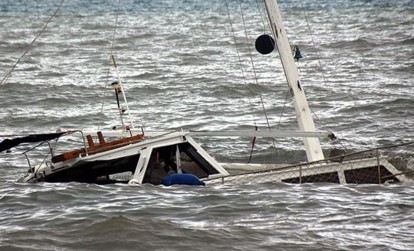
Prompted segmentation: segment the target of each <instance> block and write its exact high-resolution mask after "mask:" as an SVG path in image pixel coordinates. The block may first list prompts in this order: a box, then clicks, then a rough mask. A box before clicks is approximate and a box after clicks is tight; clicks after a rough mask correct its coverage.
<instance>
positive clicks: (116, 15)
mask: <svg viewBox="0 0 414 251" xmlns="http://www.w3.org/2000/svg"><path fill="white" fill-rule="evenodd" d="M120 3H121V0H118V4H117V6H116V11H115V26H114V30H113V32H112V38H111V41H110V43H111V47H110V49H109V55H111V57H110V58H109V64H108V69H107V71H106V77H105V79H106V80H105V83H104V88H103V91H102V92H103V97H102V105H101V114H103V113H104V112H103V110H104V107H105V98H106V93H107V91H106V88H105V87H106V86H107V83H108V82H109V74H110V73H111V65H112V55H113V54H112V53H113V50H114V41H115V34H116V30H117V28H118V16H119V6H120ZM100 118H101V121H100V123H99V125H101V124H102V116H101V117H100ZM98 130H100V126H98Z"/></svg>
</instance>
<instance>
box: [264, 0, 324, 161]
mask: <svg viewBox="0 0 414 251" xmlns="http://www.w3.org/2000/svg"><path fill="white" fill-rule="evenodd" d="M265 5H266V10H267V14H268V16H269V19H270V24H271V26H272V31H273V36H274V39H275V41H276V47H277V49H278V51H279V55H280V59H281V61H282V65H283V70H284V72H285V75H286V80H287V82H288V85H289V88H290V93H291V95H292V98H293V103H294V105H295V111H296V116H297V120H298V123H299V129H300V130H302V131H310V132H314V131H316V128H315V123H314V121H313V118H312V113H311V111H310V108H309V105H308V101H307V100H306V96H305V92H304V90H303V87H302V84H301V82H300V80H299V74H298V69H297V68H296V64H295V60H294V59H293V54H292V50H291V47H290V44H289V40H288V37H287V33H286V30H285V27H284V26H283V22H282V16H281V14H280V11H279V7H278V5H277V2H276V0H265ZM303 142H304V144H305V150H306V155H307V157H308V161H316V160H321V159H324V156H323V152H322V148H321V144H320V142H319V139H318V138H303Z"/></svg>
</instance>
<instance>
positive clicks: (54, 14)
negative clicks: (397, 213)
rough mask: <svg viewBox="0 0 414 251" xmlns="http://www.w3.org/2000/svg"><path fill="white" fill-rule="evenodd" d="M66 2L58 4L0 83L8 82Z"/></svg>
mask: <svg viewBox="0 0 414 251" xmlns="http://www.w3.org/2000/svg"><path fill="white" fill-rule="evenodd" d="M64 2H65V0H62V1H61V2H60V4H59V6H58V8H57V9H56V11H55V12H54V13H53V15H52V16H51V17H50V18H49V19H48V20H47V22H46V24H45V25H44V26H43V28H42V29H41V30H40V32H39V34H37V36H36V37H35V38H34V39H33V40H32V42H31V43H30V44H29V46H28V47H27V49H26V51H25V52H24V53H23V54H22V55H21V56H20V57H19V59H18V60H17V61H16V63H14V65H13V67H12V68H11V69H10V70H9V71H8V72H7V73H6V74H5V75H4V77H3V78H2V80H1V81H0V85H3V84H5V83H6V81H7V79H8V78H9V77H10V74H11V73H12V72H13V71H14V69H15V68H16V66H17V65H18V64H19V63H20V61H21V60H22V58H23V57H24V56H26V54H27V53H28V52H29V51H30V49H31V48H32V47H33V45H34V43H35V42H36V40H37V39H38V38H39V37H40V36H41V35H42V33H43V32H44V31H45V30H46V27H47V26H48V24H49V23H50V22H51V21H52V19H53V18H54V17H56V15H57V13H58V12H59V11H60V9H61V8H62V6H63V3H64Z"/></svg>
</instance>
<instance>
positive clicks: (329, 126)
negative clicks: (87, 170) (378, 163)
mask: <svg viewBox="0 0 414 251" xmlns="http://www.w3.org/2000/svg"><path fill="white" fill-rule="evenodd" d="M60 3H61V1H58V0H55V1H51V0H43V1H12V0H0V77H1V78H3V76H4V75H5V74H6V73H7V72H8V71H9V70H10V69H11V68H12V67H13V65H14V63H15V62H16V61H17V60H18V58H19V57H20V56H21V55H22V54H23V53H24V51H25V50H26V48H27V47H28V46H29V44H30V43H31V41H32V40H33V39H34V38H35V37H36V35H37V34H38V33H39V32H40V31H41V30H42V28H43V27H44V25H45V23H46V22H47V21H48V19H49V18H50V17H51V15H52V14H53V13H54V11H55V10H56V9H57V8H58V6H59V4H60ZM279 4H280V8H281V11H282V14H283V17H284V20H285V26H286V28H287V30H288V35H289V37H290V39H291V42H292V43H293V44H296V45H298V46H299V47H300V49H301V51H302V54H303V56H304V58H303V59H301V60H300V61H299V63H298V65H299V69H300V72H301V77H302V82H303V85H304V88H305V90H306V93H307V96H308V100H309V103H310V106H311V108H312V111H313V112H314V114H315V118H316V121H315V122H316V124H317V127H318V128H319V129H321V130H332V131H333V132H335V133H336V135H337V136H338V137H339V138H341V140H340V141H339V142H329V141H327V140H325V141H323V142H322V144H323V147H324V149H330V148H341V147H346V148H347V149H365V148H367V147H377V146H380V145H383V144H394V143H402V142H407V141H413V140H414V129H413V128H414V101H413V98H412V97H413V94H414V88H413V87H414V83H413V78H414V52H413V51H414V50H413V48H414V28H413V27H414V2H413V1H385V0H378V1H350V0H349V1H337V0H334V1H324V0H312V1H298V0H295V1H293V0H292V1H287V0H283V1H280V2H279ZM258 7H262V6H261V2H260V1H258V2H257V1H253V0H244V1H236V0H233V1H222V0H220V1H219V0H209V1H205V0H193V1H181V0H174V1H172V0H162V1H161V0H157V1H143V0H142V1H128V0H120V1H78V0H73V1H65V2H64V4H63V6H62V9H61V10H60V11H59V12H58V13H57V16H56V17H55V18H53V19H52V20H51V22H50V23H49V25H48V26H47V27H46V29H45V31H44V32H43V33H42V35H41V36H40V37H39V38H38V39H37V41H36V42H35V43H34V45H33V47H32V48H31V49H30V51H29V52H28V53H27V54H26V56H25V57H23V58H22V60H21V61H20V63H19V64H18V65H17V67H16V68H15V70H14V71H13V73H12V74H11V76H10V77H9V78H8V80H7V82H6V83H5V84H2V85H0V108H1V109H0V135H1V136H0V137H2V138H4V137H6V136H7V135H16V134H25V133H26V134H27V133H36V132H54V131H56V130H57V129H59V128H63V129H78V128H82V129H91V130H96V129H98V128H99V129H109V128H111V127H112V126H114V125H117V124H119V121H118V117H117V110H116V109H115V108H116V101H115V99H114V97H113V95H112V92H111V89H110V87H109V86H108V85H109V84H110V83H111V81H112V80H113V79H114V76H115V75H116V72H115V71H114V70H113V68H112V69H110V68H109V65H110V55H111V54H113V55H114V56H115V58H116V60H117V63H118V71H119V75H120V77H121V80H122V81H123V83H124V87H125V90H126V94H127V98H128V101H129V105H130V108H131V113H132V117H133V120H134V123H135V125H136V126H139V125H143V126H144V128H145V130H167V129H171V130H177V129H180V128H183V129H191V130H222V129H228V130H240V129H252V130H253V129H254V127H255V125H258V126H259V127H260V128H261V129H262V130H266V125H267V122H266V120H265V118H264V115H263V109H262V104H261V103H260V95H262V98H263V102H264V107H265V108H266V112H267V114H268V117H269V123H270V125H271V127H272V128H274V129H276V128H277V129H282V130H292V128H297V124H296V119H295V115H294V111H293V105H292V103H291V100H290V99H289V93H288V90H287V85H286V83H285V80H284V75H283V71H282V69H281V66H280V62H279V59H278V56H277V55H276V54H275V53H274V54H271V55H267V56H263V55H259V54H258V53H257V52H255V51H254V41H255V38H256V37H257V36H259V35H261V34H263V33H268V32H269V27H268V25H267V24H266V22H263V20H262V16H263V15H264V12H263V8H258ZM227 10H228V11H227ZM230 21H231V22H230ZM230 23H231V24H230ZM245 27H246V29H245ZM245 30H246V33H247V39H246V35H245ZM252 61H253V62H254V63H253V64H254V65H253V66H252V63H251V62H252ZM241 69H242V70H241ZM253 70H255V72H256V73H255V74H254V71H253ZM256 79H257V82H256ZM199 141H200V142H201V143H202V144H203V146H204V147H205V148H206V149H207V150H208V151H209V152H210V153H211V154H212V155H213V156H214V157H215V158H216V159H218V160H219V161H223V162H228V161H238V162H240V161H241V162H243V161H247V159H248V155H249V153H250V149H251V139H233V138H232V139H213V138H211V139H206V138H201V139H199ZM302 148H303V147H302V142H301V140H300V139H278V140H277V141H276V142H275V145H273V141H270V140H265V139H258V140H257V142H256V146H255V151H254V155H253V161H254V162H271V161H274V160H277V161H279V162H292V160H293V161H299V160H303V158H304V154H303V150H302ZM25 149H26V148H24V149H20V150H18V149H16V150H13V152H12V153H0V228H1V231H0V249H1V250H35V249H36V250H98V249H100V250H126V249H128V250H130V249H133V250H149V249H155V250H355V249H358V250H413V249H414V244H413V242H412V239H413V238H414V220H413V209H414V197H413V192H414V189H413V187H412V186H411V185H407V184H402V185H384V186H377V185H363V186H362V185H346V186H344V185H331V184H307V185H289V184H264V185H254V184H246V185H238V186H212V187H196V188H193V187H191V188H188V187H170V188H166V187H156V186H139V187H130V186H126V185H107V186H98V185H87V184H78V183H70V184H43V183H40V184H21V183H18V182H16V181H17V180H18V178H19V177H21V175H22V174H23V173H24V172H25V171H26V170H27V162H26V159H25V158H24V156H23V155H22V154H21V153H22V152H23V151H24V150H25ZM411 150H412V149H411ZM33 154H34V156H33V157H34V159H35V160H36V159H38V160H41V158H42V156H41V155H40V152H38V151H36V150H35V151H34V152H33ZM402 154H404V153H402ZM411 154H412V153H411Z"/></svg>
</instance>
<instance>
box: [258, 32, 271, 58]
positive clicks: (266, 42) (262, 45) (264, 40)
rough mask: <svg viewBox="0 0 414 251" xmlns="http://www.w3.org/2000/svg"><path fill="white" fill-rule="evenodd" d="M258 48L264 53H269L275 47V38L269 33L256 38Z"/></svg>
mask: <svg viewBox="0 0 414 251" xmlns="http://www.w3.org/2000/svg"><path fill="white" fill-rule="evenodd" d="M255 46H256V50H257V51H258V52H259V53H261V54H263V55H266V54H269V53H271V52H272V51H273V50H274V49H275V40H274V39H273V38H272V37H271V36H270V35H267V34H263V35H261V36H259V37H258V38H257V39H256V43H255Z"/></svg>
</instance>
